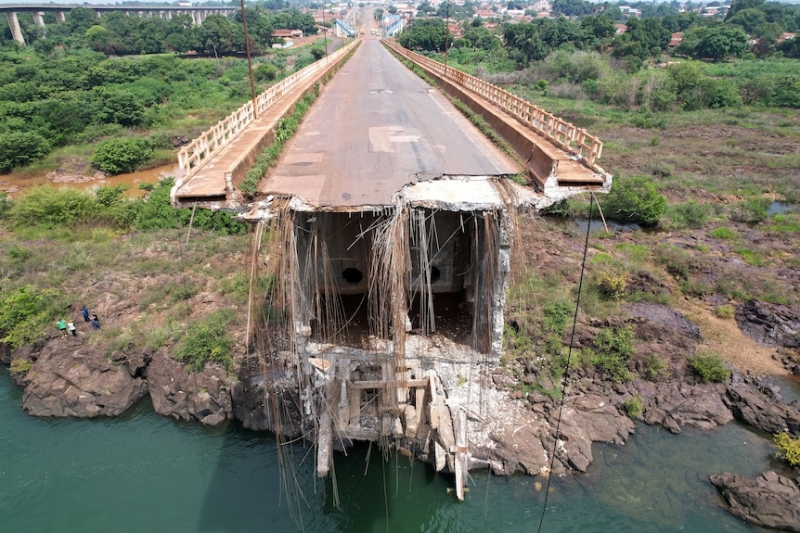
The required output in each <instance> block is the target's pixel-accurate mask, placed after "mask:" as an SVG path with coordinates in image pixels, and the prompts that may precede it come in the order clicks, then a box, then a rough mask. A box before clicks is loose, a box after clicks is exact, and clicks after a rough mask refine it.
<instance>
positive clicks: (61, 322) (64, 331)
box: [58, 318, 67, 337]
mask: <svg viewBox="0 0 800 533" xmlns="http://www.w3.org/2000/svg"><path fill="white" fill-rule="evenodd" d="M58 331H60V332H61V336H62V337H66V336H67V323H66V322H64V319H63V318H62V319H61V320H59V321H58Z"/></svg>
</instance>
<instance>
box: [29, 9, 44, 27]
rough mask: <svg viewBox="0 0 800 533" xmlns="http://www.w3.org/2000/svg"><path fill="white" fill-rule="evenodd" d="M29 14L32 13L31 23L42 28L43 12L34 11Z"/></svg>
mask: <svg viewBox="0 0 800 533" xmlns="http://www.w3.org/2000/svg"><path fill="white" fill-rule="evenodd" d="M31 15H33V23H34V24H36V25H37V26H39V27H40V28H44V12H42V11H34V12H33V13H31Z"/></svg>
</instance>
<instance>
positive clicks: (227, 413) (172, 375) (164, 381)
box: [147, 353, 233, 426]
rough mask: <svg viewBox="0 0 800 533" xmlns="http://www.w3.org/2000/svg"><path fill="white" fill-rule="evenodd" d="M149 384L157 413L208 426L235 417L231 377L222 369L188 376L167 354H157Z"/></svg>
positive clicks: (211, 368)
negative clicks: (230, 384)
mask: <svg viewBox="0 0 800 533" xmlns="http://www.w3.org/2000/svg"><path fill="white" fill-rule="evenodd" d="M147 382H148V384H149V387H150V398H151V399H152V401H153V409H154V410H155V412H157V413H158V414H161V415H165V416H171V417H173V418H177V419H179V420H191V419H196V420H199V421H200V422H202V423H203V424H206V425H209V426H217V425H219V424H221V423H223V422H225V421H226V420H229V419H231V418H233V403H232V401H231V393H230V386H229V378H228V374H227V372H226V370H225V368H224V367H222V366H219V365H206V368H205V369H204V370H202V371H201V372H192V373H189V371H188V370H187V369H186V367H185V366H184V365H182V364H181V363H179V362H178V361H176V360H175V359H173V358H172V357H170V356H169V355H168V354H166V353H158V354H156V355H154V356H153V360H152V361H151V362H150V364H149V365H148V367H147Z"/></svg>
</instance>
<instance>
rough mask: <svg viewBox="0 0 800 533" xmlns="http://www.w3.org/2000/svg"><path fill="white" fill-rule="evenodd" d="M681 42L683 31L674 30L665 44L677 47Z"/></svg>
mask: <svg viewBox="0 0 800 533" xmlns="http://www.w3.org/2000/svg"><path fill="white" fill-rule="evenodd" d="M681 42H683V32H680V31H679V32H676V33H673V34H672V37H671V38H670V40H669V44H668V45H667V47H668V48H677V47H678V46H680V45H681Z"/></svg>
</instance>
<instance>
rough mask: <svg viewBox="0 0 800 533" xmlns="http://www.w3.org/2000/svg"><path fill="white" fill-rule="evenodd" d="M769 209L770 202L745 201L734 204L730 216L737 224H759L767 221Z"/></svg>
mask: <svg viewBox="0 0 800 533" xmlns="http://www.w3.org/2000/svg"><path fill="white" fill-rule="evenodd" d="M768 208H769V202H768V201H767V200H745V201H744V202H739V203H737V204H733V205H732V206H731V207H730V211H729V213H728V216H729V217H730V219H731V220H735V221H736V222H750V223H758V222H763V221H765V220H766V219H767V218H768V217H769V214H768V212H767V209H768Z"/></svg>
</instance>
